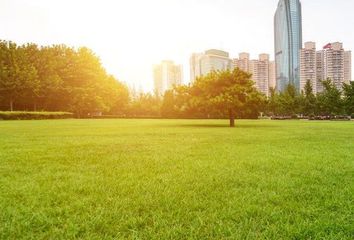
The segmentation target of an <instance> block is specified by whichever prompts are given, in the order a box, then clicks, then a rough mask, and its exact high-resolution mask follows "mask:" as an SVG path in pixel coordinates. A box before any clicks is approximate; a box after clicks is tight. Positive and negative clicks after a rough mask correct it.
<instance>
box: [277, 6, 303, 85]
mask: <svg viewBox="0 0 354 240" xmlns="http://www.w3.org/2000/svg"><path fill="white" fill-rule="evenodd" d="M301 47H302V17H301V3H300V1H299V0H280V1H279V3H278V8H277V10H276V13H275V16H274V48H275V63H276V85H277V90H278V91H284V89H285V88H286V86H287V85H289V84H292V85H294V86H295V87H296V89H298V90H300V56H299V55H300V49H301Z"/></svg>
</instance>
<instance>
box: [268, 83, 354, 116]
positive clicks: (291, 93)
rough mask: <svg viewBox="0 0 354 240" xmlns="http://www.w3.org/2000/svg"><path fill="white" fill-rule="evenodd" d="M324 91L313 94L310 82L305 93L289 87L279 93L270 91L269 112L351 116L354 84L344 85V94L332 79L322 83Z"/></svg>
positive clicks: (278, 114) (305, 88) (274, 113)
mask: <svg viewBox="0 0 354 240" xmlns="http://www.w3.org/2000/svg"><path fill="white" fill-rule="evenodd" d="M322 84H323V87H324V91H323V92H321V93H318V94H317V95H316V96H315V95H314V94H313V88H312V85H311V83H310V81H307V82H306V85H305V87H304V91H303V92H302V93H301V94H299V93H297V92H296V89H295V87H293V86H291V85H289V86H287V88H286V90H285V91H284V92H281V93H277V92H276V91H275V90H274V89H270V93H271V94H270V98H269V100H268V105H267V111H268V114H270V115H277V116H293V115H295V114H296V115H304V116H312V115H317V116H336V115H343V114H345V113H346V114H348V115H349V114H351V113H352V111H354V102H353V99H354V97H353V96H354V91H353V89H354V88H353V86H354V84H353V83H351V84H344V85H343V92H342V91H340V90H338V89H337V88H336V86H335V85H334V84H333V83H332V81H331V80H330V79H327V80H325V81H323V82H322Z"/></svg>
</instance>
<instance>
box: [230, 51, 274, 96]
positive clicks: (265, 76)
mask: <svg viewBox="0 0 354 240" xmlns="http://www.w3.org/2000/svg"><path fill="white" fill-rule="evenodd" d="M233 63H234V67H237V68H239V69H241V70H243V71H245V72H248V73H251V74H252V80H253V81H254V82H255V84H256V87H257V89H258V90H259V91H260V92H262V93H264V94H265V95H266V96H269V88H270V87H275V63H274V62H273V61H270V60H269V54H265V53H263V54H260V55H259V58H258V59H256V60H250V57H249V54H248V53H240V54H239V58H238V59H234V60H233Z"/></svg>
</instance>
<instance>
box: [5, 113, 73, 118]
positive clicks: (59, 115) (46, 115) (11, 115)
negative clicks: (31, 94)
mask: <svg viewBox="0 0 354 240" xmlns="http://www.w3.org/2000/svg"><path fill="white" fill-rule="evenodd" d="M66 118H73V114H72V113H69V112H1V111H0V119H1V120H41V119H66Z"/></svg>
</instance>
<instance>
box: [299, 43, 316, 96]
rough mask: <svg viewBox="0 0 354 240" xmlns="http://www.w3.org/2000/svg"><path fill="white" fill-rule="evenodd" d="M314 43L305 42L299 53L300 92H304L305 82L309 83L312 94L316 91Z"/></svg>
mask: <svg viewBox="0 0 354 240" xmlns="http://www.w3.org/2000/svg"><path fill="white" fill-rule="evenodd" d="M316 56H317V52H316V43H314V42H306V43H305V48H303V49H301V51H300V91H303V90H304V87H305V84H306V82H307V81H310V82H311V85H312V89H313V93H314V94H316V92H317V90H316V88H317V64H316V61H317V59H316Z"/></svg>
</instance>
